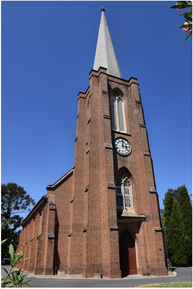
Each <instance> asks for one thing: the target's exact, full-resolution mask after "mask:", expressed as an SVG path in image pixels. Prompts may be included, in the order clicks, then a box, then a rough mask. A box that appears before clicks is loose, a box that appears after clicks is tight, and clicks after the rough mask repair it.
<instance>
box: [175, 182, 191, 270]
mask: <svg viewBox="0 0 193 289" xmlns="http://www.w3.org/2000/svg"><path fill="white" fill-rule="evenodd" d="M177 190H178V192H179V205H180V212H181V216H182V221H183V223H184V228H185V236H186V254H187V259H188V266H191V265H192V205H191V201H190V196H189V194H188V191H187V189H186V187H185V186H181V187H179V188H178V189H177Z"/></svg>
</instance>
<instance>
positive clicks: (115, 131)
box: [112, 129, 131, 136]
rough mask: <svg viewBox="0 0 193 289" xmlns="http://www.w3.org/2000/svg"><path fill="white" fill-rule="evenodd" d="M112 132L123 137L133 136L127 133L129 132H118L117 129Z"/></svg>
mask: <svg viewBox="0 0 193 289" xmlns="http://www.w3.org/2000/svg"><path fill="white" fill-rule="evenodd" d="M112 131H113V132H114V133H118V134H123V135H128V136H131V134H130V133H127V132H124V131H118V130H115V129H113V130H112Z"/></svg>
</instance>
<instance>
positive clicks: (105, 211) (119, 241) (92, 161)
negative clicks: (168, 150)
mask: <svg viewBox="0 0 193 289" xmlns="http://www.w3.org/2000/svg"><path fill="white" fill-rule="evenodd" d="M101 11H102V12H101V21H100V27H99V33H98V41H97V47H96V53H95V59H94V66H93V69H92V70H91V71H90V74H89V80H90V85H89V87H88V88H87V90H86V91H85V92H79V94H78V115H77V122H76V139H75V159H74V167H73V168H71V169H70V170H69V171H68V172H66V173H65V174H64V175H63V176H62V177H61V178H59V179H58V180H57V181H56V182H55V183H54V184H52V185H48V186H47V194H46V195H44V196H43V197H42V198H41V199H40V200H39V201H38V203H37V204H36V205H35V206H34V208H33V209H32V210H31V212H30V213H29V214H28V216H27V217H26V218H25V220H24V221H23V224H22V226H23V229H22V231H21V233H20V238H19V245H18V248H17V252H19V251H23V252H24V257H25V258H27V257H32V258H30V259H28V260H26V261H24V262H22V263H20V264H19V265H18V268H21V269H22V270H24V271H27V272H29V273H33V274H35V275H53V274H59V275H66V276H70V277H71V278H73V276H76V277H77V276H80V277H85V278H91V277H95V278H121V277H125V276H127V275H135V274H138V275H157V276H163V275H167V268H166V257H165V247H164V238H163V231H162V227H161V220H160V211H159V203H158V194H157V191H156V184H155V178H154V171H153V164H152V158H151V152H150V147H149V141H148V135H147V130H146V124H145V119H144V113H143V107H142V103H141V95H140V90H139V84H138V82H137V79H136V78H134V77H131V78H130V79H129V80H125V79H123V78H122V76H121V72H120V69H119V65H118V61H117V58H116V55H115V51H114V47H113V43H112V40H111V36H110V33H109V29H108V25H107V22H106V18H105V13H104V12H105V9H104V8H102V10H101Z"/></svg>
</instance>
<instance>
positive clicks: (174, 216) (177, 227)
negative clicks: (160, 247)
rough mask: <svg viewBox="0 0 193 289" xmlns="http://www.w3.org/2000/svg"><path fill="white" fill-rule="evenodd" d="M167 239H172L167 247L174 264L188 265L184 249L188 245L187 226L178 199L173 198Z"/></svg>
mask: <svg viewBox="0 0 193 289" xmlns="http://www.w3.org/2000/svg"><path fill="white" fill-rule="evenodd" d="M167 239H168V240H169V241H170V242H168V244H167V249H168V251H169V252H170V255H171V262H172V264H173V265H175V266H187V255H186V254H185V250H184V249H185V247H186V240H185V228H184V224H183V221H182V216H181V214H180V210H179V206H178V202H177V201H176V199H173V203H172V212H171V216H170V220H169V227H168V228H167Z"/></svg>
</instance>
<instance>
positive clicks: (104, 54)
mask: <svg viewBox="0 0 193 289" xmlns="http://www.w3.org/2000/svg"><path fill="white" fill-rule="evenodd" d="M101 11H102V13H101V21H100V27H99V33H98V40H97V47H96V52H95V60H94V66H93V69H94V70H98V69H99V67H100V66H102V67H105V68H107V73H108V74H110V75H113V76H117V77H120V78H122V76H121V72H120V69H119V64H118V61H117V57H116V55H115V50H114V47H113V43H112V40H111V35H110V32H109V28H108V25H107V21H106V17H105V13H104V11H105V9H104V8H102V9H101Z"/></svg>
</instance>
